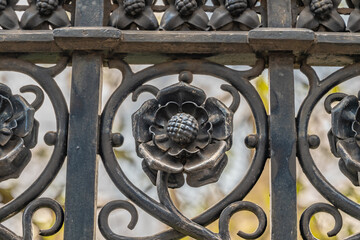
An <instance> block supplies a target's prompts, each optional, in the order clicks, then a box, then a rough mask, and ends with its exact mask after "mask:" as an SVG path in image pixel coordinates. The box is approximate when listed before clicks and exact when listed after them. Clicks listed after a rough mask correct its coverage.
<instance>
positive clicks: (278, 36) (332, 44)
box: [0, 27, 360, 66]
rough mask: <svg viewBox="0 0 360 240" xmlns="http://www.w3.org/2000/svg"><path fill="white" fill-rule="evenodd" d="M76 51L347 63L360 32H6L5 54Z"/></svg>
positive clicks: (356, 53)
mask: <svg viewBox="0 0 360 240" xmlns="http://www.w3.org/2000/svg"><path fill="white" fill-rule="evenodd" d="M85 39H86V40H85ZM74 50H99V51H103V52H104V55H105V57H111V55H112V54H123V55H124V58H125V59H126V60H127V61H128V62H129V63H131V64H146V63H147V64H150V63H160V62H165V61H167V60H169V59H173V58H174V55H178V54H182V55H183V56H185V57H186V55H189V57H191V58H194V57H195V58H196V56H197V55H199V57H202V58H205V59H208V60H210V61H214V62H217V63H221V64H229V65H231V64H250V65H251V64H254V63H255V61H256V53H259V52H260V53H261V54H263V55H266V54H267V53H268V52H269V51H292V52H293V54H294V56H295V62H300V61H301V60H302V59H303V57H304V56H309V57H308V59H307V63H308V64H311V65H326V66H341V65H344V64H350V63H353V62H356V61H357V60H358V58H359V57H360V33H324V32H313V31H311V30H307V29H294V28H282V29H278V28H259V29H255V30H251V31H249V32H241V31H239V32H227V31H226V32H225V31H224V32H200V31H196V32H166V31H121V30H118V29H115V28H112V27H72V28H63V29H55V30H31V31H25V30H24V31H18V30H16V31H12V30H9V31H5V30H4V31H0V52H1V53H9V54H16V55H17V56H18V55H23V58H26V59H27V60H31V61H33V62H42V63H52V62H55V61H56V60H57V59H58V57H59V55H63V54H70V53H71V52H72V51H74ZM235 53H236V54H235ZM44 56H45V57H44Z"/></svg>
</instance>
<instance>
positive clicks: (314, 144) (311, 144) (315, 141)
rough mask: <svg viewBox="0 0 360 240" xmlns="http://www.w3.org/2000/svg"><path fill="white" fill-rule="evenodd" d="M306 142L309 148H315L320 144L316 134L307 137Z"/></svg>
mask: <svg viewBox="0 0 360 240" xmlns="http://www.w3.org/2000/svg"><path fill="white" fill-rule="evenodd" d="M308 143H309V147H310V148H311V149H316V148H318V147H319V145H320V138H319V137H318V136H317V135H310V136H309V137H308Z"/></svg>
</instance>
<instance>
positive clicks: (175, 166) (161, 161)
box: [139, 141, 184, 173]
mask: <svg viewBox="0 0 360 240" xmlns="http://www.w3.org/2000/svg"><path fill="white" fill-rule="evenodd" d="M139 152H140V154H141V156H143V158H144V160H145V161H146V162H147V164H148V165H149V167H150V168H151V169H155V170H160V171H164V172H168V173H181V172H182V171H183V168H184V167H183V164H182V163H180V162H179V161H177V159H174V158H173V157H171V156H170V155H169V154H167V153H165V152H163V151H161V150H160V149H158V148H157V147H156V146H155V145H154V143H153V142H152V141H150V142H147V143H142V144H140V146H139Z"/></svg>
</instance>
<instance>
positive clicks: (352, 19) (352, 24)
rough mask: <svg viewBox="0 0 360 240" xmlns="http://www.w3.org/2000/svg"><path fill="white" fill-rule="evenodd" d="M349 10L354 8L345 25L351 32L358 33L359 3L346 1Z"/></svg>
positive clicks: (359, 23)
mask: <svg viewBox="0 0 360 240" xmlns="http://www.w3.org/2000/svg"><path fill="white" fill-rule="evenodd" d="M346 3H347V4H348V6H349V7H350V8H354V10H353V11H352V12H351V14H350V16H349V20H348V24H347V29H348V30H350V31H351V32H359V31H360V1H359V0H346Z"/></svg>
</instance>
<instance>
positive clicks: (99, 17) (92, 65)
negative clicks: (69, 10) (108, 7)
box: [64, 0, 104, 240]
mask: <svg viewBox="0 0 360 240" xmlns="http://www.w3.org/2000/svg"><path fill="white" fill-rule="evenodd" d="M103 9H104V0H91V1H89V0H77V1H76V10H75V26H84V27H88V26H103V18H104V17H103V15H104V14H103ZM85 44H86V43H85ZM72 66H73V67H72V83H71V98H70V119H69V137H68V157H67V161H68V162H67V179H66V198H65V233H64V239H65V240H95V238H96V236H95V233H96V231H95V229H96V207H97V201H96V200H97V199H96V198H97V167H98V159H97V149H98V144H99V143H98V141H99V134H98V132H99V114H100V111H101V109H100V108H101V88H102V56H101V54H100V53H87V52H81V51H75V52H74V53H73V59H72Z"/></svg>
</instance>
